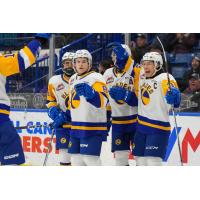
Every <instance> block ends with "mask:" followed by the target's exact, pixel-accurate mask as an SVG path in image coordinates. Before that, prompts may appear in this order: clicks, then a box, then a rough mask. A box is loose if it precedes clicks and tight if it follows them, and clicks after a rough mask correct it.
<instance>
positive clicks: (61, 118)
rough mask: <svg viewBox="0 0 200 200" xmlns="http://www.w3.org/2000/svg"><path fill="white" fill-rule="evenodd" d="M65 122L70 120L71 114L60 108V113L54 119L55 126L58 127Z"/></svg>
mask: <svg viewBox="0 0 200 200" xmlns="http://www.w3.org/2000/svg"><path fill="white" fill-rule="evenodd" d="M65 122H69V116H68V115H67V113H64V112H63V111H61V110H60V112H59V114H58V115H57V117H56V118H55V119H54V122H53V128H58V127H59V126H61V125H62V124H64V123H65Z"/></svg>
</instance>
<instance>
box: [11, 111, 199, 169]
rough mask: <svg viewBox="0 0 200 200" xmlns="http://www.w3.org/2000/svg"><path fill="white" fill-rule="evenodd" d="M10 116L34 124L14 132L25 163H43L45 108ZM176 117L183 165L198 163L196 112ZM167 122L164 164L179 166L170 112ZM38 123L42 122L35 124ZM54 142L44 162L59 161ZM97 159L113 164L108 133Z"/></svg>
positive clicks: (20, 123)
mask: <svg viewBox="0 0 200 200" xmlns="http://www.w3.org/2000/svg"><path fill="white" fill-rule="evenodd" d="M10 118H11V120H12V121H13V123H14V126H15V127H20V126H26V125H29V126H32V125H37V126H38V127H35V128H27V129H21V130H18V134H19V135H20V137H21V140H22V144H23V149H24V152H25V156H26V164H27V165H34V166H35V165H39V166H41V165H43V162H44V159H45V155H46V152H47V148H48V144H49V141H50V138H51V134H52V131H51V129H50V128H49V127H48V124H49V123H50V122H51V119H50V118H49V117H48V115H47V111H46V110H43V109H41V110H35V109H33V110H31V109H28V110H23V109H20V110H17V109H13V110H12V112H11V115H10ZM176 119H177V124H178V128H177V131H178V134H179V139H180V147H181V152H182V159H183V162H184V165H200V147H199V146H200V123H199V122H200V114H198V113H196V114H195V113H180V114H179V115H178V116H176ZM170 122H171V125H172V130H171V135H170V138H169V144H168V149H167V153H166V157H165V162H164V165H175V166H179V165H180V164H181V163H180V155H179V148H178V140H177V137H176V128H175V126H174V118H173V116H170ZM40 125H43V126H41V127H39V126H40ZM55 142H56V139H55V137H54V139H53V144H52V148H51V149H50V155H49V158H48V162H47V165H52V166H53V165H59V158H58V153H59V151H56V149H55ZM101 159H102V164H103V165H114V157H113V154H112V153H111V138H110V136H109V137H108V141H107V142H104V143H103V146H102V153H101ZM131 164H133V165H134V162H131Z"/></svg>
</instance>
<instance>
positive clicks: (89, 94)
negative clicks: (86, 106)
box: [75, 83, 96, 100]
mask: <svg viewBox="0 0 200 200" xmlns="http://www.w3.org/2000/svg"><path fill="white" fill-rule="evenodd" d="M75 90H76V94H77V95H79V96H84V97H85V98H86V99H87V100H90V99H93V98H94V97H95V93H96V92H95V90H94V89H93V88H92V87H91V86H89V85H88V84H87V83H79V84H77V85H75Z"/></svg>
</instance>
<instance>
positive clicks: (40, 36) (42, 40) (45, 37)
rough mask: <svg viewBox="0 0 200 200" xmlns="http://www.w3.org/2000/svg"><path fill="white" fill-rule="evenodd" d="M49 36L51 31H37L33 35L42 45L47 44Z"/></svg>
mask: <svg viewBox="0 0 200 200" xmlns="http://www.w3.org/2000/svg"><path fill="white" fill-rule="evenodd" d="M50 36H51V33H37V34H36V35H35V39H36V40H38V41H39V42H40V43H41V46H42V47H44V46H46V45H47V43H48V41H49V38H50Z"/></svg>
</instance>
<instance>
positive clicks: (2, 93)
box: [0, 40, 41, 165]
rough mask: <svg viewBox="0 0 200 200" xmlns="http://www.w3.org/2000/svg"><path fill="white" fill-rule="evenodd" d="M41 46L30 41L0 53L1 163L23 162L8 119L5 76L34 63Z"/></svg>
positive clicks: (8, 110) (15, 134) (16, 138)
mask: <svg viewBox="0 0 200 200" xmlns="http://www.w3.org/2000/svg"><path fill="white" fill-rule="evenodd" d="M40 49H41V47H40V43H39V42H38V41H37V40H33V41H31V42H30V43H29V44H28V45H27V46H25V47H24V48H23V49H21V50H20V51H18V52H16V53H15V54H9V55H0V163H1V164H2V165H11V164H22V163H24V162H25V159H24V153H23V149H22V145H21V141H20V137H19V135H18V134H17V132H16V130H15V129H14V127H13V124H12V122H11V121H10V119H9V114H10V100H9V98H8V96H7V94H6V89H5V85H6V77H7V76H11V75H13V74H17V73H20V72H22V71H24V70H25V69H26V68H28V67H29V66H31V65H32V64H34V63H35V61H36V57H37V56H38V54H39V51H40Z"/></svg>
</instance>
